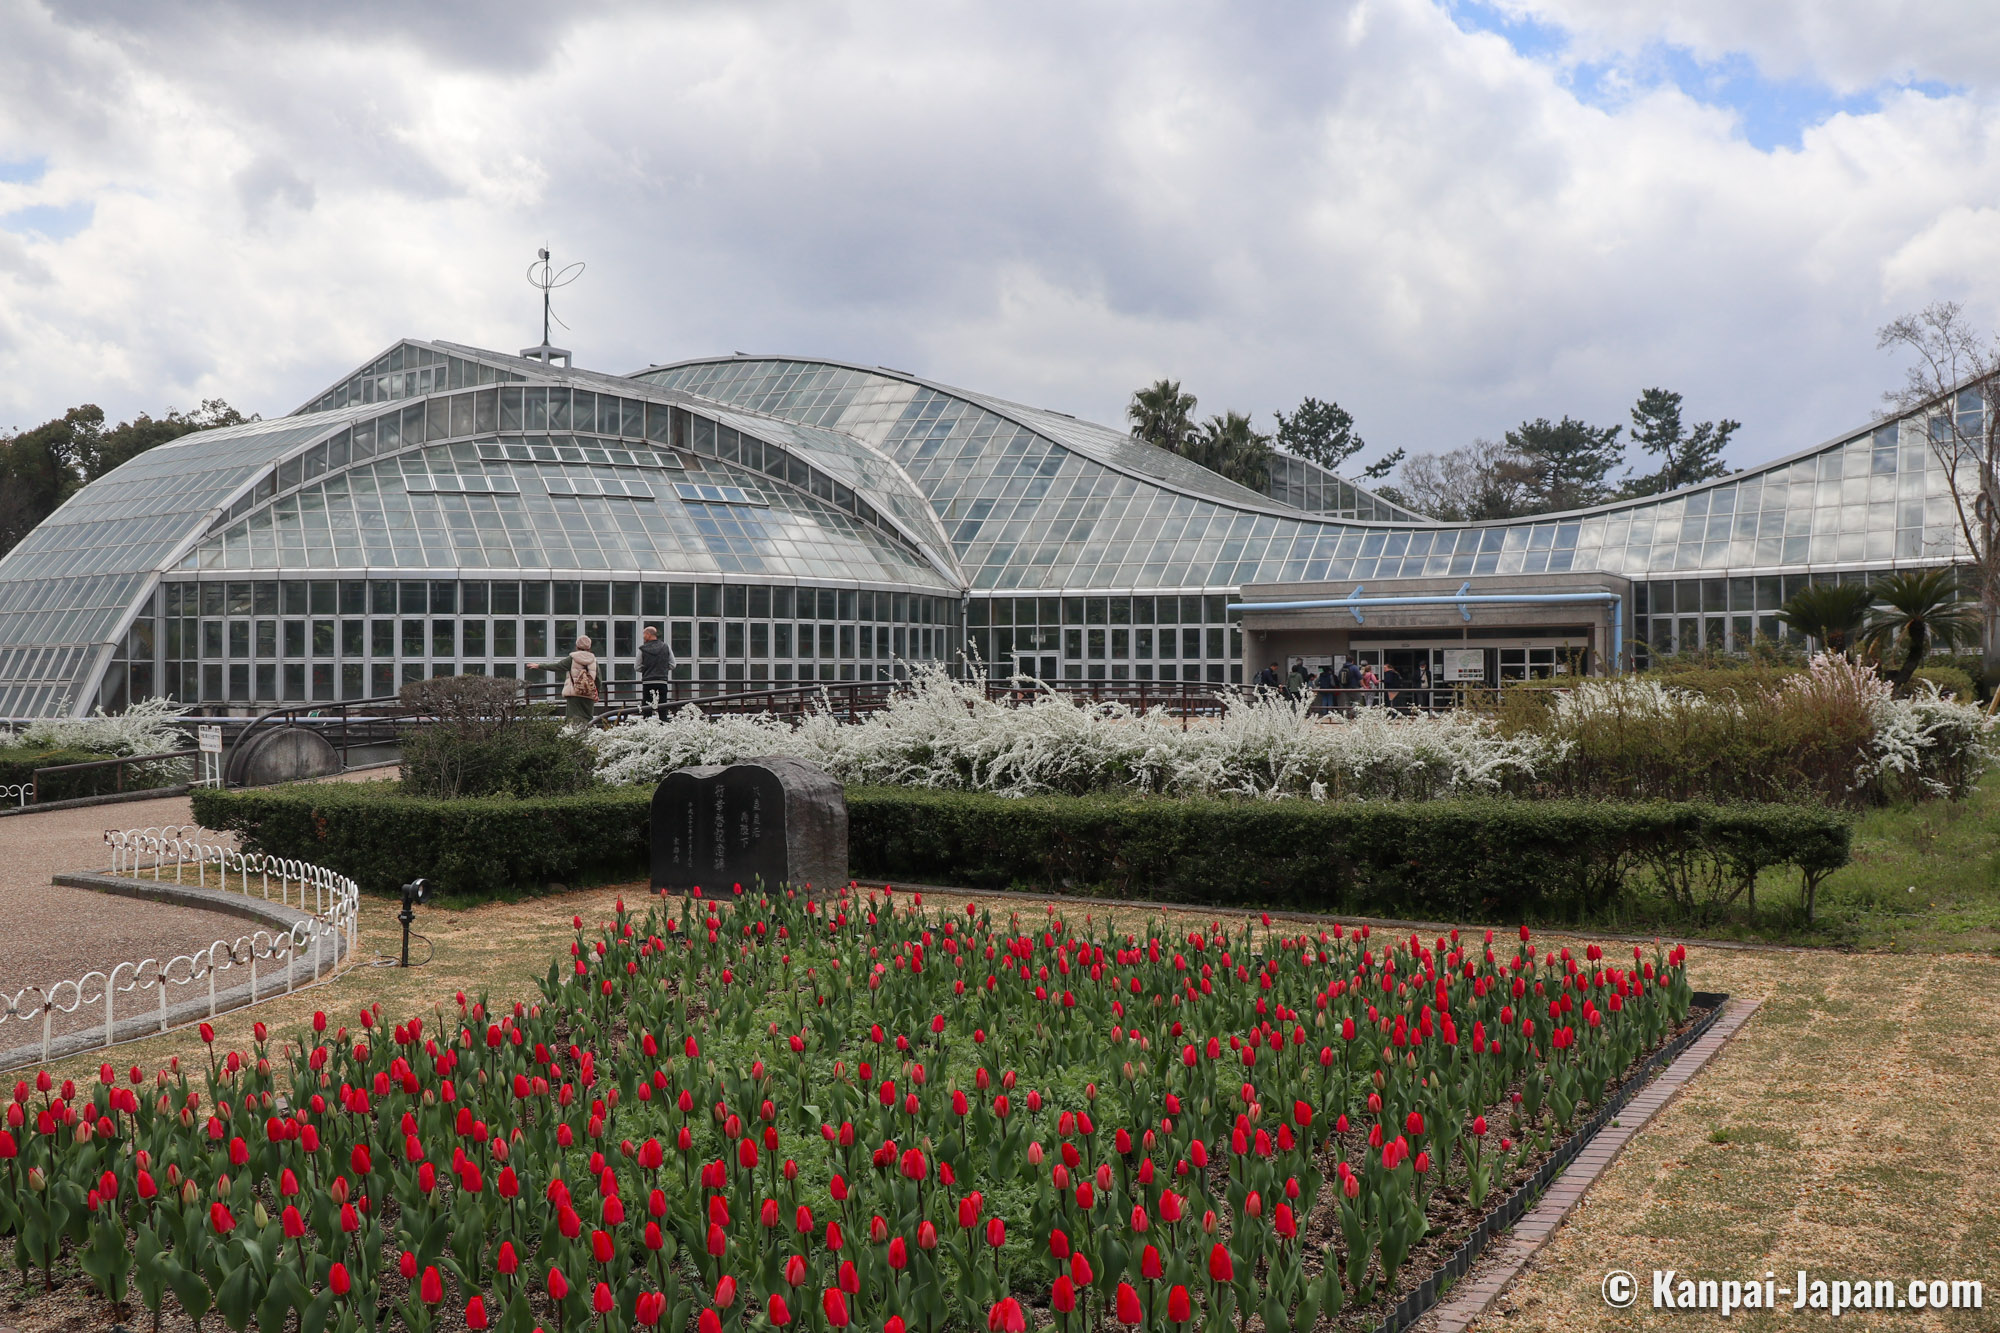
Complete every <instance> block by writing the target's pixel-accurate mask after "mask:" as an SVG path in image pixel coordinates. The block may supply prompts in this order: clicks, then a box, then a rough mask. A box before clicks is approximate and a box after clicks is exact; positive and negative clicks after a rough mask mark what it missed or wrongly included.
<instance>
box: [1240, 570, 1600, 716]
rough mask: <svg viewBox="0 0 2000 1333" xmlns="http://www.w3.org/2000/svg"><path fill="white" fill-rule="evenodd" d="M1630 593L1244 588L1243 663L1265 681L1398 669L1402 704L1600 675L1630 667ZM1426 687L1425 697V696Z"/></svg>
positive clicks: (1453, 583)
mask: <svg viewBox="0 0 2000 1333" xmlns="http://www.w3.org/2000/svg"><path fill="white" fill-rule="evenodd" d="M1631 593H1632V585H1631V584H1630V583H1628V582H1627V581H1626V580H1624V579H1622V578H1618V577H1616V576H1609V575H1574V574H1547V575H1542V576H1539V577H1532V578H1531V577H1508V576H1492V577H1486V578H1481V577H1478V576H1473V577H1470V578H1447V579H1396V580H1383V581H1381V582H1379V583H1377V582H1370V583H1365V584H1356V583H1347V582H1342V583H1338V584H1329V583H1316V584H1315V583H1303V584H1262V585H1252V586H1246V587H1245V588H1244V589H1243V595H1242V600H1241V602H1240V603H1238V604H1237V606H1236V607H1235V608H1234V609H1236V610H1237V611H1238V612H1239V613H1240V614H1241V616H1242V626H1243V649H1244V662H1245V666H1246V668H1247V669H1249V670H1251V671H1254V670H1261V669H1262V668H1263V667H1264V666H1266V665H1268V664H1269V663H1270V662H1273V661H1276V662H1278V663H1279V664H1280V669H1281V670H1288V669H1289V668H1291V667H1292V666H1294V665H1298V666H1303V667H1304V668H1305V670H1306V673H1307V675H1308V676H1309V677H1312V678H1314V679H1317V677H1318V673H1319V669H1320V667H1321V666H1322V665H1328V664H1331V665H1333V666H1336V667H1337V666H1339V665H1340V664H1341V663H1342V662H1344V661H1347V660H1352V661H1353V662H1354V663H1355V664H1356V665H1358V666H1362V667H1373V668H1375V671H1376V673H1377V675H1378V676H1381V675H1385V674H1386V673H1387V671H1388V670H1390V669H1393V670H1394V672H1395V676H1396V682H1395V683H1396V688H1397V689H1398V690H1399V691H1404V692H1411V693H1410V697H1408V698H1406V699H1405V700H1404V702H1410V703H1417V704H1419V705H1428V704H1429V703H1431V702H1433V700H1432V699H1430V698H1428V697H1424V698H1418V697H1416V694H1415V692H1422V691H1426V689H1427V688H1428V691H1429V693H1430V694H1434V695H1437V696H1438V698H1437V702H1442V701H1443V692H1445V691H1447V690H1449V689H1450V688H1451V687H1454V686H1497V685H1502V684H1505V683H1506V682H1508V681H1526V680H1544V679H1551V678H1558V677H1563V676H1572V677H1574V676H1583V675H1597V674H1603V673H1604V671H1605V670H1606V669H1607V668H1608V667H1609V666H1610V665H1611V664H1613V663H1616V662H1619V661H1621V659H1622V660H1623V661H1626V662H1628V663H1629V660H1630V644H1631V640H1630V634H1629V628H1628V627H1629V624H1630V601H1631ZM1426 678H1428V687H1426V684H1425V682H1426Z"/></svg>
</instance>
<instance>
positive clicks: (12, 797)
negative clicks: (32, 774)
mask: <svg viewBox="0 0 2000 1333" xmlns="http://www.w3.org/2000/svg"><path fill="white" fill-rule="evenodd" d="M34 799H35V784H34V783H32V782H10V783H8V784H7V785H6V786H4V787H0V801H12V802H14V805H15V808H16V809H20V810H25V809H27V808H28V802H30V801H32V800H34Z"/></svg>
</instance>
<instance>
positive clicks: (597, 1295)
mask: <svg viewBox="0 0 2000 1333" xmlns="http://www.w3.org/2000/svg"><path fill="white" fill-rule="evenodd" d="M615 1304H617V1301H616V1300H615V1299H614V1298H613V1297H612V1295H611V1284H610V1283H609V1282H600V1283H598V1284H597V1290H596V1291H594V1292H592V1293H591V1294H590V1308H591V1309H593V1310H595V1311H596V1312H597V1313H599V1314H610V1313H611V1307H612V1306H613V1305H615Z"/></svg>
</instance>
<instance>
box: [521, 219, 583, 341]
mask: <svg viewBox="0 0 2000 1333" xmlns="http://www.w3.org/2000/svg"><path fill="white" fill-rule="evenodd" d="M535 256H536V257H535V262H534V263H532V264H530V265H528V285H529V286H530V287H534V288H536V289H537V290H539V291H540V292H541V294H542V345H541V346H540V347H524V348H522V349H521V355H522V356H524V357H526V358H527V359H528V360H530V361H539V362H541V363H542V364H543V365H545V366H553V365H555V364H556V361H557V359H558V358H560V359H561V361H562V364H563V367H564V368H565V369H567V368H568V367H569V363H570V357H569V349H567V348H564V347H551V346H550V345H549V323H550V321H551V320H553V321H554V322H555V323H557V324H562V326H563V328H565V329H567V328H569V325H567V324H563V322H562V320H561V319H559V318H557V317H556V314H555V311H554V310H552V309H551V308H550V306H549V293H550V292H552V291H554V290H555V289H556V288H558V287H567V286H569V285H570V284H571V283H572V282H575V281H576V280H577V279H578V278H580V277H582V276H583V261H582V260H578V261H577V262H576V263H574V264H570V265H567V266H565V267H563V268H561V269H558V268H557V267H556V266H555V265H554V264H553V263H551V262H550V260H549V248H548V247H547V246H543V247H542V248H541V249H539V250H537V251H536V252H535Z"/></svg>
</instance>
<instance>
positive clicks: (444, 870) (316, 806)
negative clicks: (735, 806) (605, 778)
mask: <svg viewBox="0 0 2000 1333" xmlns="http://www.w3.org/2000/svg"><path fill="white" fill-rule="evenodd" d="M651 799H652V790H651V789H650V788H629V787H628V788H608V787H607V788H596V789H593V790H591V791H588V792H585V793H582V794H580V795H573V796H542V797H532V798H512V797H497V796H496V797H475V798H469V799H464V800H454V801H440V800H430V799H427V798H424V797H419V796H410V795H407V794H405V793H403V792H401V791H398V790H396V789H395V788H394V787H392V786H391V785H390V784H388V783H380V782H333V783H315V784H300V785H296V786H286V787H269V788H262V789H257V790H238V791H218V790H215V789H212V788H200V789H197V790H196V791H195V793H194V817H195V820H196V821H197V822H198V823H200V824H201V825H202V826H203V827H204V828H211V829H218V830H234V831H235V832H236V833H237V834H238V836H239V837H240V839H241V840H242V844H243V846H244V848H245V849H246V850H249V851H258V852H264V853H267V854H270V855H273V856H284V857H292V858H295V859H297V860H301V861H310V862H311V863H313V864H314V865H320V866H325V867H327V868H328V869H329V870H336V871H339V872H340V873H341V874H343V875H346V876H348V877H349V878H350V879H353V880H354V881H355V882H356V883H358V884H360V885H361V887H362V889H363V890H364V891H366V892H369V893H391V892H394V891H395V889H396V887H397V886H398V885H401V884H404V883H407V882H408V881H410V880H412V879H417V878H420V877H421V878H424V879H428V880H429V881H431V884H432V886H433V888H435V889H436V890H437V891H438V892H439V893H441V894H444V895H446V896H448V897H461V898H478V897H491V896H495V895H506V894H533V893H540V892H543V891H544V890H545V889H546V887H547V886H548V884H549V883H550V882H551V881H571V880H576V879H604V878H614V877H621V876H624V877H630V876H635V875H642V874H645V873H646V869H647V864H648V851H649V846H648V843H647V841H646V809H647V803H648V802H649V801H650V800H651Z"/></svg>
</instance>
